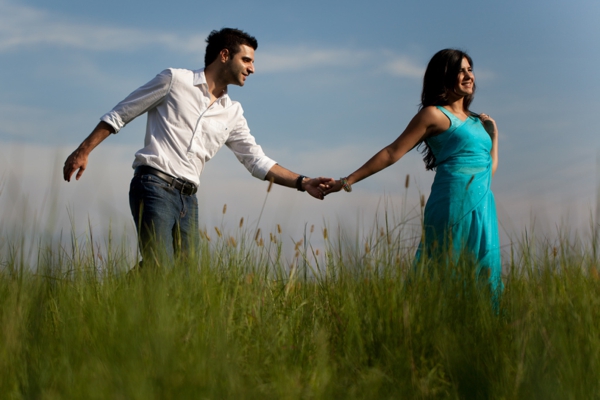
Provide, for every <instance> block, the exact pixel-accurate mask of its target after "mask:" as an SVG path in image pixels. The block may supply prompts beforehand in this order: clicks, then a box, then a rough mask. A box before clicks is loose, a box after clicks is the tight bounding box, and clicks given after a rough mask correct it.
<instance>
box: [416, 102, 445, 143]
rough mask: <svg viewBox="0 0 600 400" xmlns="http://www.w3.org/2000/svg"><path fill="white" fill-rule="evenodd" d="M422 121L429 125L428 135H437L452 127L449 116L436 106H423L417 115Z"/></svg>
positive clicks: (423, 123)
mask: <svg viewBox="0 0 600 400" xmlns="http://www.w3.org/2000/svg"><path fill="white" fill-rule="evenodd" d="M416 118H418V119H419V120H420V123H421V124H422V125H424V126H426V127H427V136H431V135H436V134H437V133H440V132H443V131H445V130H446V129H448V128H449V127H450V121H449V120H448V117H446V115H444V113H443V112H441V111H440V110H439V109H438V108H437V107H436V106H427V107H423V108H422V109H421V110H420V111H419V112H418V113H417V115H416Z"/></svg>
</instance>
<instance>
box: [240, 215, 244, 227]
mask: <svg viewBox="0 0 600 400" xmlns="http://www.w3.org/2000/svg"><path fill="white" fill-rule="evenodd" d="M242 226H244V217H242V218H240V228H241V227H242Z"/></svg>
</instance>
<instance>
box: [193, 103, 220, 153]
mask: <svg viewBox="0 0 600 400" xmlns="http://www.w3.org/2000/svg"><path fill="white" fill-rule="evenodd" d="M215 103H216V101H214V102H213V103H212V104H209V105H208V107H206V108H205V109H204V111H202V112H201V113H200V115H199V116H198V119H197V120H196V126H195V127H194V132H193V133H192V137H191V140H190V143H189V144H188V149H187V157H188V159H189V158H193V157H194V152H193V151H192V149H193V147H194V139H195V138H196V135H197V133H198V127H199V126H200V122H201V121H202V117H204V114H206V112H207V111H208V110H210V109H211V108H212V107H213V106H214V104H215ZM204 104H206V103H204Z"/></svg>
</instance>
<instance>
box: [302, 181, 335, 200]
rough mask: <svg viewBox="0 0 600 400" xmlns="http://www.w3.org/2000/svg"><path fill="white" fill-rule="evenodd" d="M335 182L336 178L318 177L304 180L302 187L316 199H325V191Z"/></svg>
mask: <svg viewBox="0 0 600 400" xmlns="http://www.w3.org/2000/svg"><path fill="white" fill-rule="evenodd" d="M334 183H335V180H334V179H332V178H323V177H318V178H313V179H305V180H304V181H303V182H302V188H303V189H304V190H306V192H307V193H308V194H310V195H311V196H312V197H314V198H315V199H319V200H323V199H324V198H325V191H326V190H328V189H329V187H330V185H333V184H334Z"/></svg>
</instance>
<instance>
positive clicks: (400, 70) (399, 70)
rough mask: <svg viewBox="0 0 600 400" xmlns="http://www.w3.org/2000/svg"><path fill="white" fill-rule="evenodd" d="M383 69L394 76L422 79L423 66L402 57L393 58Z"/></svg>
mask: <svg viewBox="0 0 600 400" xmlns="http://www.w3.org/2000/svg"><path fill="white" fill-rule="evenodd" d="M383 68H384V70H385V71H387V72H389V73H390V74H392V75H394V76H401V77H407V78H419V79H421V78H423V73H424V71H425V67H424V66H423V65H420V64H418V63H416V62H415V61H413V60H411V59H409V58H407V57H404V56H394V57H393V58H392V59H391V60H390V61H388V62H387V63H386V64H385V65H384V67H383Z"/></svg>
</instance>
